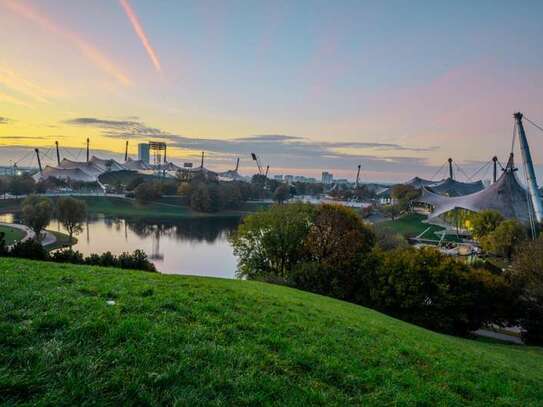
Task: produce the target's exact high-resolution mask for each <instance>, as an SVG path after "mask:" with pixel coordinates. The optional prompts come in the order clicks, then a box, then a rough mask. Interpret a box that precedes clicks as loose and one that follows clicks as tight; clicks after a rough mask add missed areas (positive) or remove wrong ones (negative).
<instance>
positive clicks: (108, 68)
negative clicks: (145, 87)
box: [0, 0, 131, 85]
mask: <svg viewBox="0 0 543 407" xmlns="http://www.w3.org/2000/svg"><path fill="white" fill-rule="evenodd" d="M0 4H3V5H4V6H5V7H7V8H8V9H9V10H11V11H12V12H13V13H15V14H17V15H19V16H21V17H24V18H26V19H27V20H30V21H32V22H33V23H35V24H37V25H38V26H40V27H41V28H42V29H44V30H47V31H49V32H51V33H53V34H56V35H59V36H61V37H62V38H64V39H65V40H66V41H67V42H69V43H71V44H72V45H73V46H75V47H76V48H78V49H79V50H80V52H81V53H82V54H83V55H84V56H85V57H86V58H88V59H89V60H90V61H91V62H92V63H94V65H96V66H97V67H98V68H100V69H101V70H102V71H104V72H105V73H107V74H109V75H110V76H112V77H114V78H115V79H116V80H117V81H118V82H120V83H121V84H123V85H130V84H131V81H130V79H128V77H127V76H126V75H125V73H124V72H122V70H121V69H120V68H118V67H117V66H116V65H115V64H114V63H113V62H112V61H110V60H109V59H108V58H107V57H106V56H105V55H104V54H102V53H101V52H100V51H99V50H98V49H97V48H96V47H95V46H94V45H93V44H91V43H89V42H87V41H86V40H85V39H83V38H82V37H81V36H80V35H79V34H77V33H74V32H71V31H70V30H68V29H66V28H64V27H62V26H60V25H59V24H57V23H56V22H54V21H53V20H51V19H50V18H49V17H48V16H46V15H44V14H41V13H40V12H39V11H38V10H36V9H35V8H34V7H32V6H30V5H29V4H26V3H24V2H23V1H20V0H17V1H15V0H2V2H1V3H0Z"/></svg>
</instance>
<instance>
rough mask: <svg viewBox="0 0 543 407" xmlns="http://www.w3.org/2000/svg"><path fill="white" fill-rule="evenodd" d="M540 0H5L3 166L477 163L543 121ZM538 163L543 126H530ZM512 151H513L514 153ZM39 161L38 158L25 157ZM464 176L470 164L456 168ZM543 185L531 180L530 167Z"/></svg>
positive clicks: (389, 174)
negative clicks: (125, 156) (90, 154)
mask: <svg viewBox="0 0 543 407" xmlns="http://www.w3.org/2000/svg"><path fill="white" fill-rule="evenodd" d="M542 16H543V2H541V1H523V2H518V3H516V4H514V3H512V2H508V1H498V0H496V1H476V2H473V1H464V2H462V1H454V2H453V1H432V2H428V1H383V2H376V1H374V2H366V1H361V0H360V1H347V0H342V1H302V0H298V1H250V0H245V1H228V0H224V1H204V0H198V1H174V0H171V1H166V0H164V1H150V0H148V1H144V0H120V1H119V0H94V1H82V0H81V1H77V0H70V1H68V0H66V1H60V0H55V1H53V0H39V1H38V0H34V1H30V0H0V27H1V33H2V39H1V41H0V164H4V165H7V164H10V163H12V162H14V161H18V160H20V159H21V158H22V157H25V155H26V156H27V158H25V159H24V160H21V161H19V165H28V164H30V163H31V159H32V154H29V151H31V150H30V149H31V148H34V147H40V149H41V150H42V151H43V152H44V156H45V157H44V161H46V162H47V163H54V161H53V154H51V152H50V151H49V152H48V150H49V148H50V147H52V146H53V144H54V141H55V140H58V141H59V143H60V144H61V146H62V148H63V154H64V155H65V156H66V157H68V158H74V159H75V158H76V157H78V155H79V156H80V158H82V155H81V154H80V153H79V152H80V149H81V148H82V147H83V146H84V143H85V139H86V138H87V137H90V138H91V145H92V149H93V151H94V153H95V154H96V155H99V156H111V157H116V158H120V157H121V154H120V153H121V152H122V151H123V150H124V143H125V140H127V139H128V140H129V142H130V153H131V154H132V155H135V153H136V144H137V143H138V142H142V141H148V140H151V139H152V140H165V141H167V142H168V143H169V145H170V147H171V148H170V151H169V157H170V159H171V160H173V161H178V162H183V161H187V160H196V157H197V156H198V155H199V154H200V151H206V152H207V154H208V156H209V161H208V165H209V166H210V167H211V168H215V169H227V168H229V167H232V166H233V165H234V161H235V157H237V156H240V157H241V159H242V172H243V173H245V174H249V173H252V172H254V166H253V163H252V162H251V161H250V157H249V153H250V152H252V151H254V152H256V153H258V154H260V155H261V156H262V158H263V162H264V163H269V164H270V166H271V172H272V173H274V174H277V173H282V174H285V173H292V174H305V175H312V176H320V173H321V171H323V170H330V171H332V172H334V173H335V174H336V175H337V176H342V177H348V178H352V177H353V176H354V172H355V167H356V165H357V164H358V163H362V166H363V179H364V180H366V181H370V180H376V181H401V180H405V179H407V178H410V177H411V176H414V175H420V176H426V177H431V176H432V175H433V174H435V173H436V171H437V170H438V169H439V168H440V167H441V165H442V163H444V162H445V161H446V159H447V158H448V157H449V156H451V157H453V159H455V161H456V162H458V164H459V165H460V166H461V167H462V168H463V169H465V172H466V173H468V175H470V174H471V173H473V172H474V171H475V170H476V169H477V168H479V167H480V166H481V165H483V164H484V163H485V162H486V161H488V160H490V158H491V157H492V156H493V155H495V154H496V155H498V157H499V158H500V160H501V161H506V159H507V155H508V153H509V150H510V149H511V136H512V130H513V118H512V114H513V112H515V111H522V112H524V113H525V114H526V116H527V117H528V118H530V119H531V120H533V121H534V122H536V123H539V124H543V23H542ZM526 130H527V134H528V139H529V141H530V143H531V147H532V153H533V156H534V159H535V161H536V164H537V166H538V170H539V174H540V175H541V176H543V171H542V169H543V132H541V131H540V130H537V129H535V128H534V127H532V126H531V125H529V124H526ZM519 159H520V157H519ZM34 164H35V162H34ZM460 179H462V178H461V177H460ZM539 181H540V183H541V181H542V180H541V179H540V180H539Z"/></svg>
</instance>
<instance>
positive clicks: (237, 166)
mask: <svg viewBox="0 0 543 407" xmlns="http://www.w3.org/2000/svg"><path fill="white" fill-rule="evenodd" d="M238 168H239V157H238V159H237V161H236V169H235V170H234V171H235V172H238Z"/></svg>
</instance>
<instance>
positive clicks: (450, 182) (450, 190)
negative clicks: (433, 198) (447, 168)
mask: <svg viewBox="0 0 543 407" xmlns="http://www.w3.org/2000/svg"><path fill="white" fill-rule="evenodd" d="M426 187H427V188H428V189H429V190H430V191H432V192H435V193H436V194H440V195H447V196H462V195H469V194H473V193H475V192H479V191H481V190H483V189H484V187H485V186H484V185H483V183H482V182H481V181H476V182H459V181H456V180H454V179H452V178H447V179H446V180H445V181H442V182H440V183H438V184H433V185H427V186H426Z"/></svg>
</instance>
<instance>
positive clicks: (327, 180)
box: [322, 171, 334, 185]
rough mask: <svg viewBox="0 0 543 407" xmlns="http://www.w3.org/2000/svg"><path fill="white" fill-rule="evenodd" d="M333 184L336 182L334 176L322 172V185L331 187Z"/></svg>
mask: <svg viewBox="0 0 543 407" xmlns="http://www.w3.org/2000/svg"><path fill="white" fill-rule="evenodd" d="M332 182H334V174H332V173H330V172H328V171H323V172H322V183H323V184H324V185H330V184H331V183H332Z"/></svg>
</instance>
